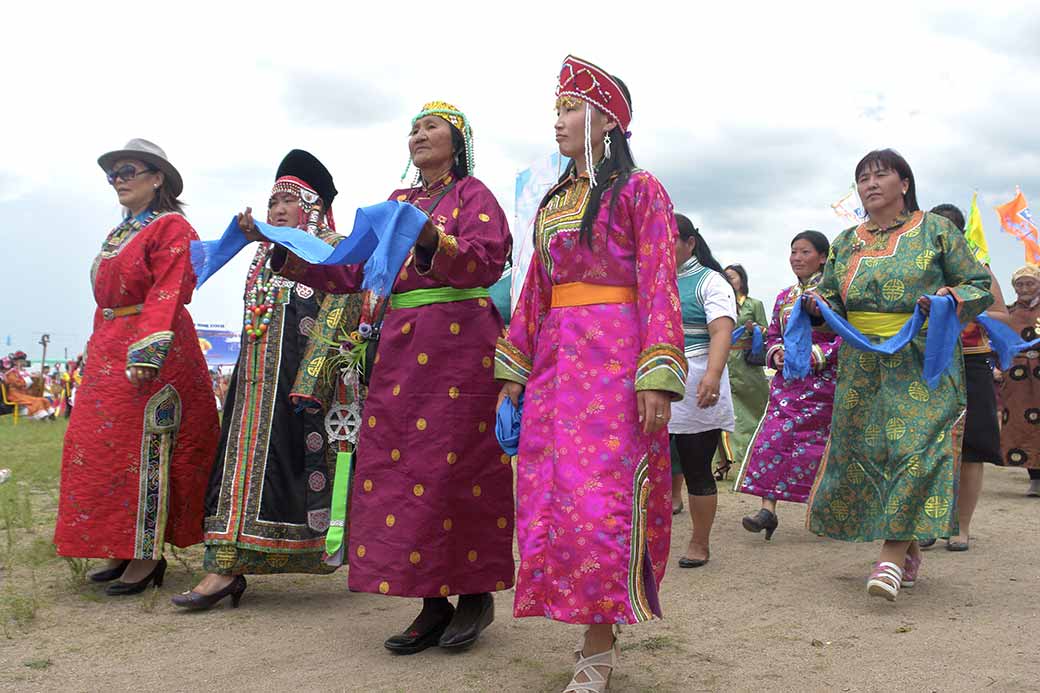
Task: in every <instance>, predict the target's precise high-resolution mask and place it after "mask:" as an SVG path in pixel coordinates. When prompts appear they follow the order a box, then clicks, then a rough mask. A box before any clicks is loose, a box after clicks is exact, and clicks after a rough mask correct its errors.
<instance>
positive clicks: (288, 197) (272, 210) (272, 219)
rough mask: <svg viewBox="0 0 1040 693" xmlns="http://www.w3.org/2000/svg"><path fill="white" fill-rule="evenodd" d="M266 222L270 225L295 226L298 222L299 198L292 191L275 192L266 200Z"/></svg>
mask: <svg viewBox="0 0 1040 693" xmlns="http://www.w3.org/2000/svg"><path fill="white" fill-rule="evenodd" d="M267 222H268V223H269V224H271V225H272V226H296V225H298V224H299V223H300V198H298V197H296V196H295V195H293V194H292V193H287V192H277V193H275V194H274V195H271V199H270V200H268V202H267Z"/></svg>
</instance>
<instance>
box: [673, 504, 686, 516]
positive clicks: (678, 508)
mask: <svg viewBox="0 0 1040 693" xmlns="http://www.w3.org/2000/svg"><path fill="white" fill-rule="evenodd" d="M683 510H686V508H685V507H684V506H683V504H682V503H680V504H679V505H677V506H676V505H673V506H672V514H673V515H681V514H682V511H683Z"/></svg>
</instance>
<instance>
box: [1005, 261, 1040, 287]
mask: <svg viewBox="0 0 1040 693" xmlns="http://www.w3.org/2000/svg"><path fill="white" fill-rule="evenodd" d="M1022 277H1032V278H1033V279H1036V280H1040V265H1026V266H1025V267H1019V268H1018V269H1017V270H1015V272H1014V274H1012V275H1011V283H1012V284H1014V283H1015V282H1016V281H1018V280H1019V279H1021V278H1022Z"/></svg>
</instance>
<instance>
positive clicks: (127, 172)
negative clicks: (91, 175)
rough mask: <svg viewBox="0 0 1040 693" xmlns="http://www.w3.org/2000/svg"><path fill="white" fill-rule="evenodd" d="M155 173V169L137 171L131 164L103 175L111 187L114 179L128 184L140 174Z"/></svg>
mask: <svg viewBox="0 0 1040 693" xmlns="http://www.w3.org/2000/svg"><path fill="white" fill-rule="evenodd" d="M156 171H157V169H154V168H145V169H143V170H141V171H138V170H137V169H136V168H134V166H133V164H125V165H123V166H120V167H119V168H117V169H113V170H111V171H109V172H108V173H107V174H105V177H106V178H108V184H109V185H112V184H114V183H115V182H116V178H119V179H120V180H122V181H123V182H124V183H129V182H130V181H132V180H133V179H134V178H137V176H139V175H141V174H142V173H155V172H156Z"/></svg>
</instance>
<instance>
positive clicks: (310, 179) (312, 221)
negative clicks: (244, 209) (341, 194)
mask: <svg viewBox="0 0 1040 693" xmlns="http://www.w3.org/2000/svg"><path fill="white" fill-rule="evenodd" d="M276 193H288V194H290V195H293V196H294V197H296V198H297V199H298V200H300V212H301V218H300V223H299V224H298V226H299V227H300V228H304V229H307V228H308V227H311V226H313V227H315V229H316V228H317V225H318V221H319V216H320V214H319V212H318V211H317V206H316V203H317V202H318V200H319V199H320V200H321V201H322V202H324V204H325V221H326V224H327V225H328V227H329V228H330V229H333V230H335V228H336V222H335V219H334V218H333V216H332V201H333V200H334V199H336V194H337V190H336V185H335V184H334V183H333V181H332V174H331V173H329V170H328V169H327V168H325V166H324V164H322V163H321V162H320V161H318V158H317V157H316V156H314V155H313V154H311V153H310V152H305V151H303V150H302V149H293V150H292V151H291V152H289V153H288V154H286V155H285V158H284V159H282V163H280V164H279V165H278V172H277V173H275V181H274V187H272V188H271V196H272V197H273V196H274V195H275V194H276ZM312 233H313V231H312Z"/></svg>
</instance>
